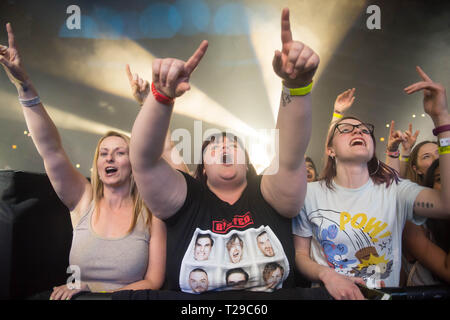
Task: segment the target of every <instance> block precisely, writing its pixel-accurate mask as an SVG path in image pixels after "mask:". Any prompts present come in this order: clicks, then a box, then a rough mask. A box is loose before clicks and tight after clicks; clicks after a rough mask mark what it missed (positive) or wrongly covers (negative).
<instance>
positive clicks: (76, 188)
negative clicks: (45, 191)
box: [0, 23, 91, 211]
mask: <svg viewBox="0 0 450 320" xmlns="http://www.w3.org/2000/svg"><path fill="white" fill-rule="evenodd" d="M6 30H7V32H8V45H9V46H8V47H6V46H1V47H0V63H1V64H2V66H3V68H4V69H5V71H6V73H7V75H8V78H9V79H10V81H11V82H12V83H13V84H14V85H15V86H16V88H17V92H18V95H19V99H20V100H21V101H22V102H21V103H22V106H23V107H22V110H23V114H24V116H25V121H26V123H27V126H28V130H29V131H30V133H31V138H32V139H33V142H34V144H35V146H36V148H37V150H38V152H39V154H40V156H41V157H42V159H43V160H44V165H45V171H46V172H47V175H48V177H49V179H50V182H51V184H52V186H53V188H54V189H55V192H56V194H57V195H58V197H59V198H60V199H61V201H62V202H63V203H64V205H66V207H68V208H69V210H71V211H72V210H74V209H75V208H76V207H77V205H78V204H79V203H80V200H81V199H82V197H83V195H86V197H88V196H89V195H90V193H91V192H90V190H91V189H90V188H91V186H90V184H89V182H88V180H87V179H86V178H85V177H84V176H83V175H82V174H81V173H79V172H78V170H77V169H76V168H74V167H73V165H72V164H71V162H70V160H69V158H68V157H67V155H66V153H65V151H64V149H63V147H62V143H61V138H60V136H59V133H58V131H57V129H56V127H55V125H54V123H53V122H52V120H51V119H50V117H49V115H48V114H47V112H46V111H45V108H44V106H43V105H42V103H41V102H40V100H39V96H38V93H37V91H36V89H35V88H34V86H33V84H32V82H31V80H30V78H29V77H28V75H27V73H26V71H25V68H24V67H23V65H22V61H21V58H20V55H19V51H18V50H17V47H16V44H15V39H14V34H13V30H12V27H11V25H10V24H9V23H8V24H7V25H6ZM24 105H28V106H24Z"/></svg>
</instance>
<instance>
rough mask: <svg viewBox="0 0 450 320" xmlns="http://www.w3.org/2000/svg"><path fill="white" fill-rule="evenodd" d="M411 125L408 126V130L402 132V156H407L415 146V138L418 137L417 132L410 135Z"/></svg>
mask: <svg viewBox="0 0 450 320" xmlns="http://www.w3.org/2000/svg"><path fill="white" fill-rule="evenodd" d="M412 131H413V130H412V124H411V123H410V124H409V128H408V130H406V131H405V132H403V135H404V138H405V139H404V140H403V141H402V154H405V155H409V154H410V153H411V150H412V148H413V147H414V145H415V144H416V141H417V137H418V136H419V130H416V132H415V133H414V134H413V133H412Z"/></svg>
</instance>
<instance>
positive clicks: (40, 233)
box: [0, 170, 72, 299]
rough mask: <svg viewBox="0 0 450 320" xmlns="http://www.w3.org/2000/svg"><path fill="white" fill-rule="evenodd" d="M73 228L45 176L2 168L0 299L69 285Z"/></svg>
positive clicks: (0, 172)
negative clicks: (67, 283)
mask: <svg viewBox="0 0 450 320" xmlns="http://www.w3.org/2000/svg"><path fill="white" fill-rule="evenodd" d="M71 242H72V224H71V221H70V213H69V210H68V209H67V208H66V207H65V206H64V205H63V204H62V202H61V201H60V200H59V198H58V197H57V195H56V193H55V191H54V190H53V188H52V186H51V184H50V181H49V179H48V177H47V176H46V175H45V174H40V173H30V172H22V171H12V170H0V262H1V263H0V299H24V298H27V297H30V296H32V295H34V294H36V293H38V292H41V291H44V290H49V289H51V288H52V287H53V286H57V285H62V284H64V283H66V280H67V278H68V277H69V276H70V275H69V274H66V269H67V267H68V265H69V251H70V246H71Z"/></svg>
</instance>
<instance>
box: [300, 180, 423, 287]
mask: <svg viewBox="0 0 450 320" xmlns="http://www.w3.org/2000/svg"><path fill="white" fill-rule="evenodd" d="M333 186H334V188H335V190H334V191H333V190H330V189H329V188H327V187H326V185H325V183H321V182H313V183H308V190H307V195H306V199H305V204H304V206H303V208H302V210H301V212H300V214H299V215H298V216H297V217H296V218H294V219H293V232H294V234H296V235H298V236H301V237H312V239H311V258H312V259H313V260H314V261H316V262H317V263H319V264H321V265H324V266H329V267H330V268H333V269H334V270H335V271H336V272H338V273H340V274H343V275H346V276H355V277H361V278H363V279H364V280H365V282H366V285H367V286H368V287H371V288H380V287H397V286H398V285H399V280H400V268H401V254H402V252H401V242H402V231H403V227H404V224H405V221H406V219H408V220H411V221H413V222H414V223H416V224H422V223H423V222H424V221H425V219H424V218H419V217H415V216H414V215H413V205H414V201H415V199H416V197H417V195H418V194H419V192H420V191H422V190H423V189H424V188H423V187H421V186H419V185H417V184H415V183H413V182H411V181H409V180H401V181H400V182H399V183H398V184H396V183H395V182H394V183H392V184H391V185H390V186H389V187H387V188H386V185H385V184H381V185H377V184H374V183H373V182H372V179H369V181H368V182H367V183H366V184H365V185H364V186H362V187H360V188H357V189H347V188H343V187H341V186H339V185H337V184H335V183H334V182H333Z"/></svg>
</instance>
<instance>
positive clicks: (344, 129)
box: [334, 123, 375, 134]
mask: <svg viewBox="0 0 450 320" xmlns="http://www.w3.org/2000/svg"><path fill="white" fill-rule="evenodd" d="M355 128H358V129H360V130H361V132H362V133H364V134H373V130H374V128H375V127H374V125H373V124H370V123H359V124H351V123H339V124H338V125H336V127H335V128H334V130H335V131H336V129H337V130H338V131H339V132H340V133H352V132H353V130H355Z"/></svg>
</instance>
